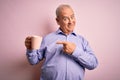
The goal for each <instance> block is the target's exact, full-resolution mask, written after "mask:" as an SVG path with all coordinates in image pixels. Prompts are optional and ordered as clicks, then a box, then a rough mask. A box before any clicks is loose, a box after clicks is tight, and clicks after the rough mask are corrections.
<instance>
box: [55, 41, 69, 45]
mask: <svg viewBox="0 0 120 80" xmlns="http://www.w3.org/2000/svg"><path fill="white" fill-rule="evenodd" d="M56 44H63V45H66V44H67V42H66V41H58V42H57V43H56Z"/></svg>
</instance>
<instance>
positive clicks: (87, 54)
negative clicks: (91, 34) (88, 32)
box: [72, 39, 98, 70]
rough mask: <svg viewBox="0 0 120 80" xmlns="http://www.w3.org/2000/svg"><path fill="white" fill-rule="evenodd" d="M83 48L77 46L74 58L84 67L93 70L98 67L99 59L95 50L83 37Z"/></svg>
mask: <svg viewBox="0 0 120 80" xmlns="http://www.w3.org/2000/svg"><path fill="white" fill-rule="evenodd" d="M82 46H83V49H80V48H79V47H77V46H76V48H75V50H74V52H73V53H72V56H73V57H74V59H75V60H76V61H77V62H79V63H80V64H81V65H82V66H83V67H85V68H87V69H89V70H92V69H94V68H96V67H97V65H98V61H97V58H96V57H95V55H94V54H93V51H92V50H91V48H90V46H89V44H88V42H87V41H86V40H84V39H83V44H82Z"/></svg>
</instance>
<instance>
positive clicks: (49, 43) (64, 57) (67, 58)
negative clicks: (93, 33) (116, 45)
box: [27, 29, 98, 80]
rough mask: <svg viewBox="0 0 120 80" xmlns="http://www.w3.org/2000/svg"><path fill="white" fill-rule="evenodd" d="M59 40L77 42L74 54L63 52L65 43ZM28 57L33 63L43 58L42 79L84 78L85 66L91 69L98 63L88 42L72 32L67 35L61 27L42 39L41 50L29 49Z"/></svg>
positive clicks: (70, 79)
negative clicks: (62, 43) (60, 42)
mask: <svg viewBox="0 0 120 80" xmlns="http://www.w3.org/2000/svg"><path fill="white" fill-rule="evenodd" d="M57 41H69V42H73V43H75V44H76V48H75V50H74V52H73V53H72V55H69V54H66V53H64V52H63V45H61V44H56V42H57ZM27 57H28V60H29V62H30V63H31V64H32V65H35V64H37V63H38V62H39V61H41V60H42V59H43V58H45V61H44V63H43V65H42V67H41V71H42V72H41V73H42V74H41V77H40V80H83V78H84V73H85V68H87V69H89V70H91V69H94V68H96V66H97V65H98V62H97V58H96V57H95V55H94V54H93V51H92V50H91V48H90V46H89V44H88V42H87V41H86V40H85V39H84V38H83V37H82V36H80V35H78V34H76V33H75V32H72V33H71V34H69V35H65V34H64V33H63V32H62V31H61V30H60V29H58V30H57V31H56V32H53V33H50V34H48V35H47V36H45V37H44V38H43V40H42V43H41V47H40V49H39V50H27Z"/></svg>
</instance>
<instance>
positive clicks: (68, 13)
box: [59, 7, 74, 16]
mask: <svg viewBox="0 0 120 80" xmlns="http://www.w3.org/2000/svg"><path fill="white" fill-rule="evenodd" d="M59 14H60V16H71V15H74V12H73V10H72V9H71V8H67V7H64V8H62V9H61V10H60V13H59Z"/></svg>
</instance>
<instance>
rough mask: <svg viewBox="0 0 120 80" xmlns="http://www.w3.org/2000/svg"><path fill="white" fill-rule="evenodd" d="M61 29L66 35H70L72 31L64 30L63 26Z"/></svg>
mask: <svg viewBox="0 0 120 80" xmlns="http://www.w3.org/2000/svg"><path fill="white" fill-rule="evenodd" d="M60 30H61V31H62V32H63V33H64V34H65V35H69V34H70V33H71V32H70V31H67V30H62V29H61V28H60Z"/></svg>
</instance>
